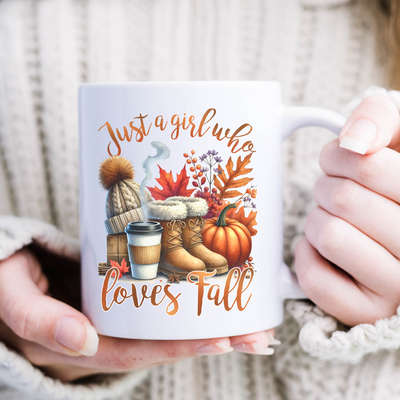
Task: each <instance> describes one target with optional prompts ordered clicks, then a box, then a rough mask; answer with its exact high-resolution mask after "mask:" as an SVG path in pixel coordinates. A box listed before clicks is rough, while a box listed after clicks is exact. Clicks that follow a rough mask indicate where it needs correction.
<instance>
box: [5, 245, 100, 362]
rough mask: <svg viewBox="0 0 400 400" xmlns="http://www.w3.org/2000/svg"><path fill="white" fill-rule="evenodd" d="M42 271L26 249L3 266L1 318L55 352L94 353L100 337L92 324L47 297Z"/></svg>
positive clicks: (19, 332) (26, 337)
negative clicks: (44, 290) (44, 292)
mask: <svg viewBox="0 0 400 400" xmlns="http://www.w3.org/2000/svg"><path fill="white" fill-rule="evenodd" d="M39 271H40V266H39V264H38V261H37V260H36V258H35V257H34V256H33V255H32V254H31V253H30V252H28V251H26V250H24V251H20V252H18V253H16V254H15V255H14V256H12V257H10V258H9V259H7V260H4V261H2V262H1V263H0V303H1V307H0V318H1V319H2V320H3V321H4V322H5V323H6V324H7V325H8V326H9V327H10V328H11V329H12V330H13V331H14V332H15V333H16V334H17V335H18V336H19V337H21V338H23V339H26V340H29V341H32V342H36V343H39V344H41V345H42V346H44V347H47V348H49V349H51V350H53V351H56V352H60V353H63V354H69V355H88V356H89V355H93V354H95V353H96V351H97V345H98V336H97V333H96V331H95V329H94V328H93V326H92V325H91V324H90V321H89V320H88V319H87V318H86V317H85V316H84V315H83V314H82V313H80V312H79V311H77V310H75V309H74V308H72V307H70V306H69V305H67V304H64V303H62V302H60V301H58V300H55V299H53V298H51V297H48V296H45V295H44V294H43V289H46V285H45V284H44V283H43V278H41V277H39V279H36V277H37V276H40V272H39ZM35 280H36V283H35ZM38 285H39V286H40V287H39V286H38Z"/></svg>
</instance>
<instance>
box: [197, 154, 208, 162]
mask: <svg viewBox="0 0 400 400" xmlns="http://www.w3.org/2000/svg"><path fill="white" fill-rule="evenodd" d="M206 158H207V154H203V155H202V156H200V157H199V159H200V161H204V160H205V159H206Z"/></svg>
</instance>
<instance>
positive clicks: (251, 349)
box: [233, 342, 274, 356]
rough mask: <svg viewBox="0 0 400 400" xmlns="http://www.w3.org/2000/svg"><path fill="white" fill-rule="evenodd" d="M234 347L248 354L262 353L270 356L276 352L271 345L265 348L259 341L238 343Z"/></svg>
mask: <svg viewBox="0 0 400 400" xmlns="http://www.w3.org/2000/svg"><path fill="white" fill-rule="evenodd" d="M233 349H234V350H235V351H239V352H240V353H247V354H262V355H268V356H270V355H271V354H274V349H271V348H270V347H267V348H265V347H263V346H261V344H260V343H258V342H249V343H238V344H235V345H234V346H233Z"/></svg>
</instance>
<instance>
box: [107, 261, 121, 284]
mask: <svg viewBox="0 0 400 400" xmlns="http://www.w3.org/2000/svg"><path fill="white" fill-rule="evenodd" d="M110 264H111V268H118V270H119V274H118V279H119V278H121V276H122V273H121V267H120V265H119V264H118V262H117V261H113V260H110ZM111 276H112V277H114V276H115V272H114V271H113V273H112V274H111Z"/></svg>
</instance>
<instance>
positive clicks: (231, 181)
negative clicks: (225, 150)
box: [214, 154, 253, 199]
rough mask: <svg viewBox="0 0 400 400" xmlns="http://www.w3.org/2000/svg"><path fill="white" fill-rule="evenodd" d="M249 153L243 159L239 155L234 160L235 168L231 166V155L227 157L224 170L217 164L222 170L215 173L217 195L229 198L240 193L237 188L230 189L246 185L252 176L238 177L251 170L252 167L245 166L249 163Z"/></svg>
mask: <svg viewBox="0 0 400 400" xmlns="http://www.w3.org/2000/svg"><path fill="white" fill-rule="evenodd" d="M250 157H251V154H249V155H247V156H246V157H245V158H244V159H243V161H242V157H239V158H238V159H237V162H236V169H234V167H233V161H232V157H229V160H228V163H227V164H226V172H227V175H226V174H225V171H224V170H223V169H222V168H221V165H219V164H218V169H220V170H222V174H219V175H215V179H214V186H215V187H216V188H217V189H218V190H219V197H221V198H225V199H229V198H233V197H237V196H240V195H241V193H240V192H239V191H238V190H231V189H235V188H240V187H242V186H246V185H247V184H248V183H249V182H251V181H252V180H253V178H239V177H240V176H243V175H246V174H248V173H249V172H251V171H252V170H253V168H246V165H248V164H249V163H250Z"/></svg>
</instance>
